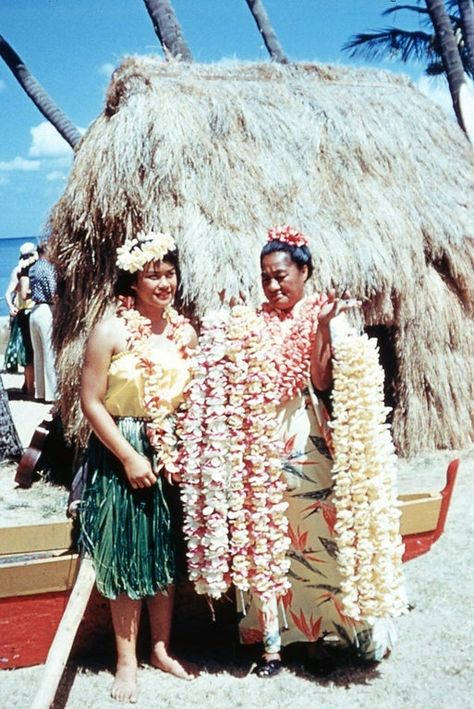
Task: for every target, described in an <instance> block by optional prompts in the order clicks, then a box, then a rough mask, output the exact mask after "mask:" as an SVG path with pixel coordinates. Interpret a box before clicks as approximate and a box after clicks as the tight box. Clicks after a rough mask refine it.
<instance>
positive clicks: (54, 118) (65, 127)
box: [0, 35, 81, 148]
mask: <svg viewBox="0 0 474 709" xmlns="http://www.w3.org/2000/svg"><path fill="white" fill-rule="evenodd" d="M0 56H1V57H2V59H3V60H4V62H5V63H6V64H7V66H8V68H9V69H10V71H11V72H12V73H13V75H14V77H15V79H16V80H17V81H18V83H19V84H20V85H21V87H22V88H23V90H24V91H25V92H26V93H27V94H28V96H29V97H30V98H31V100H32V101H33V103H34V104H35V105H36V107H37V108H38V109H39V110H40V111H41V113H42V114H43V116H44V117H45V118H46V120H48V121H49V122H50V123H52V125H53V126H54V127H55V128H56V130H57V131H58V133H59V134H60V135H61V136H62V137H63V138H64V140H65V141H66V142H67V143H69V145H70V146H71V148H74V147H75V146H76V145H77V143H78V142H79V140H80V139H81V134H80V133H79V131H78V130H77V128H76V127H75V126H74V125H73V123H71V121H70V120H69V118H68V117H67V116H66V114H65V113H63V112H62V111H61V109H60V108H59V107H58V106H57V105H56V104H55V103H54V101H53V100H52V99H51V98H50V97H49V96H48V94H47V92H46V91H45V90H44V89H43V87H42V86H41V84H40V83H39V82H38V81H37V80H36V79H35V77H34V76H33V74H32V73H31V72H30V71H29V69H27V67H26V66H25V64H24V63H23V61H22V60H21V59H20V57H19V56H18V54H17V53H16V52H15V50H14V49H13V48H12V47H11V46H10V45H9V44H8V42H7V41H6V39H5V38H4V37H2V35H0Z"/></svg>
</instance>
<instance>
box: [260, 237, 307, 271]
mask: <svg viewBox="0 0 474 709" xmlns="http://www.w3.org/2000/svg"><path fill="white" fill-rule="evenodd" d="M276 251H283V252H285V253H287V254H288V255H289V257H290V258H291V260H292V261H293V263H295V264H296V265H297V266H298V268H299V269H300V270H301V269H302V268H303V266H307V267H308V278H311V274H312V273H313V270H314V265H313V257H312V256H311V251H310V250H309V249H308V247H307V246H293V245H292V244H287V243H286V242H284V241H278V240H277V239H274V240H273V241H267V243H266V244H265V246H264V247H263V249H262V251H261V253H260V263H262V260H263V257H264V256H268V254H273V253H275V252H276Z"/></svg>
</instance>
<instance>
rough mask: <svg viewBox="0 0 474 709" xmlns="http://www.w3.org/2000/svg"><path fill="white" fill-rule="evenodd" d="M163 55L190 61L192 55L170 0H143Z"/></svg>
mask: <svg viewBox="0 0 474 709" xmlns="http://www.w3.org/2000/svg"><path fill="white" fill-rule="evenodd" d="M143 2H144V3H145V7H146V9H147V10H148V14H149V15H150V17H151V20H152V22H153V27H154V28H155V32H156V34H157V37H158V39H159V40H160V44H161V46H162V47H163V51H164V52H165V55H168V54H169V55H171V56H172V57H174V58H175V59H182V60H183V61H185V62H192V61H193V55H192V54H191V50H190V49H189V47H188V45H187V43H186V40H185V39H184V35H183V32H182V30H181V27H180V24H179V22H178V18H177V17H176V13H175V11H174V9H173V5H172V3H171V0H143Z"/></svg>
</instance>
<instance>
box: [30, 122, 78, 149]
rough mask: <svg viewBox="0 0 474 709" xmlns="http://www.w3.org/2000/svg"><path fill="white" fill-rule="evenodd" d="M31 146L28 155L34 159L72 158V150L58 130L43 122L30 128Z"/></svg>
mask: <svg viewBox="0 0 474 709" xmlns="http://www.w3.org/2000/svg"><path fill="white" fill-rule="evenodd" d="M30 133H31V138H32V141H31V145H30V149H29V150H28V155H29V156H30V157H32V158H40V157H41V158H57V157H64V156H68V157H72V148H71V146H70V145H69V143H67V142H66V141H65V140H64V138H62V137H61V136H60V135H59V133H58V131H57V130H56V128H55V127H54V126H53V125H52V124H51V123H49V121H43V123H40V124H39V125H38V126H33V128H30Z"/></svg>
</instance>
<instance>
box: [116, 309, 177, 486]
mask: <svg viewBox="0 0 474 709" xmlns="http://www.w3.org/2000/svg"><path fill="white" fill-rule="evenodd" d="M117 315H118V316H119V317H120V318H122V319H123V320H124V322H125V325H126V327H127V330H128V332H129V338H128V347H129V348H130V349H133V350H134V351H135V352H136V353H137V354H138V355H139V357H138V362H137V365H138V368H139V369H140V370H141V372H142V374H143V390H144V392H143V393H144V397H143V404H144V407H145V409H146V412H147V415H148V416H149V418H150V422H149V423H148V424H147V435H148V438H149V440H150V444H151V446H152V447H153V448H154V450H155V451H156V452H157V454H158V455H159V459H160V462H161V465H162V466H163V468H164V471H165V473H166V475H167V476H168V478H169V479H170V480H171V479H176V480H178V479H179V467H178V465H177V460H178V438H177V436H176V432H175V416H174V415H173V414H171V413H170V412H169V410H168V408H167V407H165V406H163V404H162V402H161V400H160V391H161V385H162V381H163V374H164V372H163V369H162V367H161V366H160V365H159V363H158V362H157V361H156V360H154V359H152V358H151V356H150V347H149V338H150V336H151V334H152V330H151V322H150V320H149V319H148V318H145V317H144V316H143V315H140V313H139V312H138V311H137V310H134V309H133V308H127V307H125V306H123V305H121V306H119V308H118V309H117ZM164 317H165V319H166V320H167V326H166V336H167V338H168V339H170V340H172V341H173V342H174V343H175V344H176V345H177V346H178V348H179V350H180V352H181V355H182V356H187V354H188V353H187V348H186V343H185V336H184V326H185V325H186V323H187V322H188V321H187V320H186V318H184V317H183V316H181V315H179V314H178V313H177V312H176V310H175V309H174V308H172V307H171V306H168V307H167V308H166V309H165V312H164Z"/></svg>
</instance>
